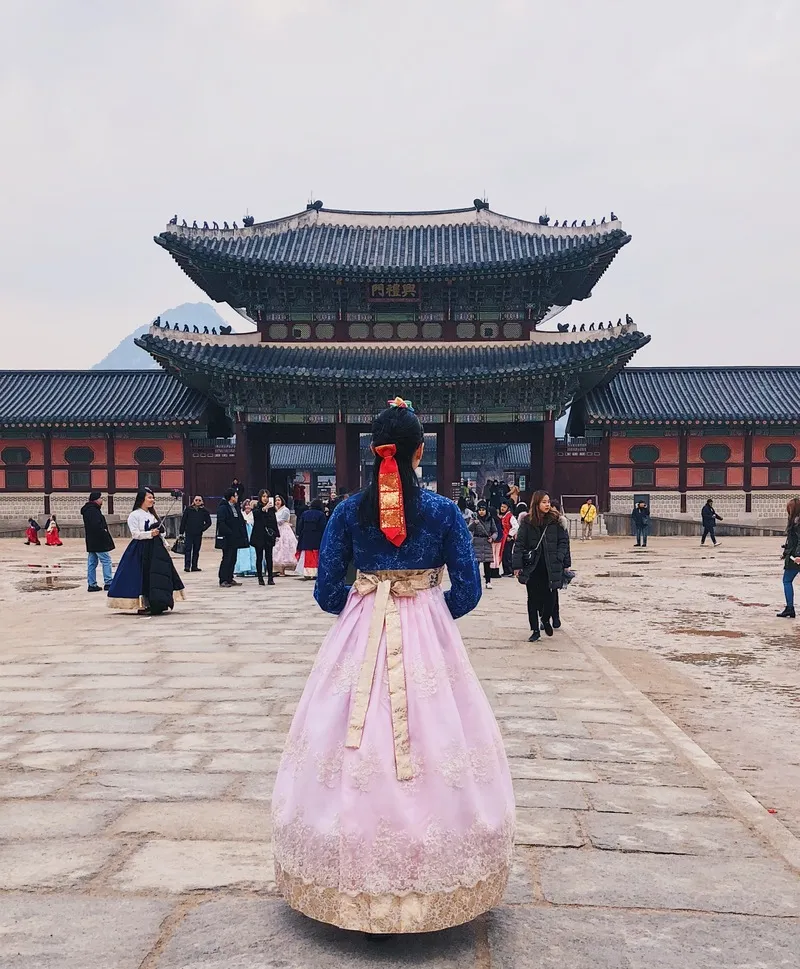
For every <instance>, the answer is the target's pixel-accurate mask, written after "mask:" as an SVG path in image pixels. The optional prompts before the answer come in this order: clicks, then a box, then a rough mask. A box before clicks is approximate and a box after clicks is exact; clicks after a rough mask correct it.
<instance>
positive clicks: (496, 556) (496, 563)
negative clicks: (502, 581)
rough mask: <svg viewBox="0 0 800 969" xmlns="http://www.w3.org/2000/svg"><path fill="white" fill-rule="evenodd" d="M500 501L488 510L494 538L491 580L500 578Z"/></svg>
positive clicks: (501, 552)
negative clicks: (492, 523)
mask: <svg viewBox="0 0 800 969" xmlns="http://www.w3.org/2000/svg"><path fill="white" fill-rule="evenodd" d="M502 503H503V502H502V501H498V503H497V505H492V506H490V508H489V517H490V518H491V519H492V521H493V522H494V537H493V538H492V578H493V579H499V578H500V568H501V566H502V559H503V526H502V524H501V522H500V512H499V510H498V509H499V508H500V505H501V504H502Z"/></svg>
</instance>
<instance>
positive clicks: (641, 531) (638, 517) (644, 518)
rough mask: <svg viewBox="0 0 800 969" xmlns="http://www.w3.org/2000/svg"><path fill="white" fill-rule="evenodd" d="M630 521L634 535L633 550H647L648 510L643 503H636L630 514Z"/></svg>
mask: <svg viewBox="0 0 800 969" xmlns="http://www.w3.org/2000/svg"><path fill="white" fill-rule="evenodd" d="M631 521H632V523H633V530H634V533H635V535H636V545H635V548H647V535H648V532H649V531H650V509H649V508H648V507H647V503H646V502H644V501H640V502H637V504H636V507H635V508H634V509H633V511H632V512H631Z"/></svg>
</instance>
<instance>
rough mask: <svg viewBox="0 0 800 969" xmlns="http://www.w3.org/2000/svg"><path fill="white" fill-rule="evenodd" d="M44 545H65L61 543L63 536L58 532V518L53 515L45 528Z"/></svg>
mask: <svg viewBox="0 0 800 969" xmlns="http://www.w3.org/2000/svg"><path fill="white" fill-rule="evenodd" d="M44 534H45V538H44V543H45V545H63V544H64V543H63V542H62V541H61V535H60V534H59V531H58V522H57V521H56V516H55V515H51V516H50V517H49V518H48V519H47V521H46V522H45V526H44Z"/></svg>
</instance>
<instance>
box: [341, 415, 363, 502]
mask: <svg viewBox="0 0 800 969" xmlns="http://www.w3.org/2000/svg"><path fill="white" fill-rule="evenodd" d="M345 426H346V428H347V481H346V482H345V487H346V488H347V490H348V492H349V493H350V494H351V495H352V494H354V493H355V492H356V491H359V490H360V489H361V431H360V429H359V427H358V424H347V425H345Z"/></svg>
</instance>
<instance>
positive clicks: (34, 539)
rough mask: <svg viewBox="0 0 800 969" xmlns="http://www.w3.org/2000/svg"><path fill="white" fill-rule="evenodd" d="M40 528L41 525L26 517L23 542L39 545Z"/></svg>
mask: <svg viewBox="0 0 800 969" xmlns="http://www.w3.org/2000/svg"><path fill="white" fill-rule="evenodd" d="M41 530H42V526H41V525H40V524H39V523H38V522H37V521H36V520H35V519H33V518H29V519H28V527H27V528H26V529H25V544H26V545H41V544H42V543H41V542H40V541H39V532H40V531H41Z"/></svg>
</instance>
